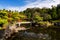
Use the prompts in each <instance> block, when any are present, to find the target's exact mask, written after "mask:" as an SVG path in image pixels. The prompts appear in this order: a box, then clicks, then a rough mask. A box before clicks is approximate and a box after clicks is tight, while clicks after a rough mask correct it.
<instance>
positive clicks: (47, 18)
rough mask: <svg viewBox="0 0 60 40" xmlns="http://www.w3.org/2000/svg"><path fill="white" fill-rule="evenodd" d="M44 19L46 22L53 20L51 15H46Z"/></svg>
mask: <svg viewBox="0 0 60 40" xmlns="http://www.w3.org/2000/svg"><path fill="white" fill-rule="evenodd" d="M43 19H44V20H50V19H52V17H51V15H49V14H44V16H43Z"/></svg>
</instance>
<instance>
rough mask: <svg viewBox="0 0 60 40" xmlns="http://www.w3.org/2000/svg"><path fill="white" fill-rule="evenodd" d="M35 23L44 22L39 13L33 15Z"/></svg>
mask: <svg viewBox="0 0 60 40" xmlns="http://www.w3.org/2000/svg"><path fill="white" fill-rule="evenodd" d="M33 21H36V22H39V21H43V17H41V16H40V14H39V13H38V12H35V13H34V15H33Z"/></svg>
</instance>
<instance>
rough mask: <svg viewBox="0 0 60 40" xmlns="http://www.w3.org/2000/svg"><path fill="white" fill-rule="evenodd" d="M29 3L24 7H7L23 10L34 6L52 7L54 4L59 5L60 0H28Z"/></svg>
mask: <svg viewBox="0 0 60 40" xmlns="http://www.w3.org/2000/svg"><path fill="white" fill-rule="evenodd" d="M27 2H28V4H27V5H25V6H22V7H7V8H6V9H8V10H9V9H10V10H18V11H23V10H25V9H26V8H33V7H39V8H42V7H48V8H51V6H52V5H54V6H57V4H59V3H60V1H59V0H44V1H41V0H36V1H35V2H29V0H27Z"/></svg>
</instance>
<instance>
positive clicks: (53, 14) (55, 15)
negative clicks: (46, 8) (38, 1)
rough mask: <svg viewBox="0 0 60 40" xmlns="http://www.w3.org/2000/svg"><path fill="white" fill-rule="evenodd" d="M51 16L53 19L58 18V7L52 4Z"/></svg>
mask: <svg viewBox="0 0 60 40" xmlns="http://www.w3.org/2000/svg"><path fill="white" fill-rule="evenodd" d="M51 16H52V18H53V19H57V17H58V16H57V13H56V7H54V6H52V13H51Z"/></svg>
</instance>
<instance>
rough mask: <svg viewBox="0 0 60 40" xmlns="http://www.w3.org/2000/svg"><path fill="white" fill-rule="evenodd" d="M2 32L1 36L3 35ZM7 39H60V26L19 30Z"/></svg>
mask: <svg viewBox="0 0 60 40" xmlns="http://www.w3.org/2000/svg"><path fill="white" fill-rule="evenodd" d="M3 33H4V32H3V31H1V32H0V38H1V36H2V35H3ZM13 35H14V36H13V37H10V38H8V39H6V40H60V27H57V26H56V27H49V28H40V27H34V28H31V29H29V30H26V31H19V32H18V33H16V34H13Z"/></svg>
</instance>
